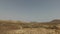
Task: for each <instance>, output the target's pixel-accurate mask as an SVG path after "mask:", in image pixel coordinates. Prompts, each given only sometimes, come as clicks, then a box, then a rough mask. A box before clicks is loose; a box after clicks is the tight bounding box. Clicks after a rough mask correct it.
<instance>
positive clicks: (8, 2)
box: [0, 0, 60, 21]
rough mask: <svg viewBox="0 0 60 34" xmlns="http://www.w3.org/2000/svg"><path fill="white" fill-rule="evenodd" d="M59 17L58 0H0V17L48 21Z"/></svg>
mask: <svg viewBox="0 0 60 34" xmlns="http://www.w3.org/2000/svg"><path fill="white" fill-rule="evenodd" d="M59 18H60V0H0V19H12V20H25V21H50V20H52V19H59Z"/></svg>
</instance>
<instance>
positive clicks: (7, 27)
mask: <svg viewBox="0 0 60 34" xmlns="http://www.w3.org/2000/svg"><path fill="white" fill-rule="evenodd" d="M0 34H60V20H57V19H56V20H52V21H51V22H45V23H44V22H43V23H42V22H39V23H37V22H31V23H26V22H21V21H16V22H14V21H4V20H0Z"/></svg>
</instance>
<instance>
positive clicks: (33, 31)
mask: <svg viewBox="0 0 60 34" xmlns="http://www.w3.org/2000/svg"><path fill="white" fill-rule="evenodd" d="M0 34H60V30H56V29H45V28H26V29H20V30H11V31H5V32H1V33H0Z"/></svg>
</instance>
